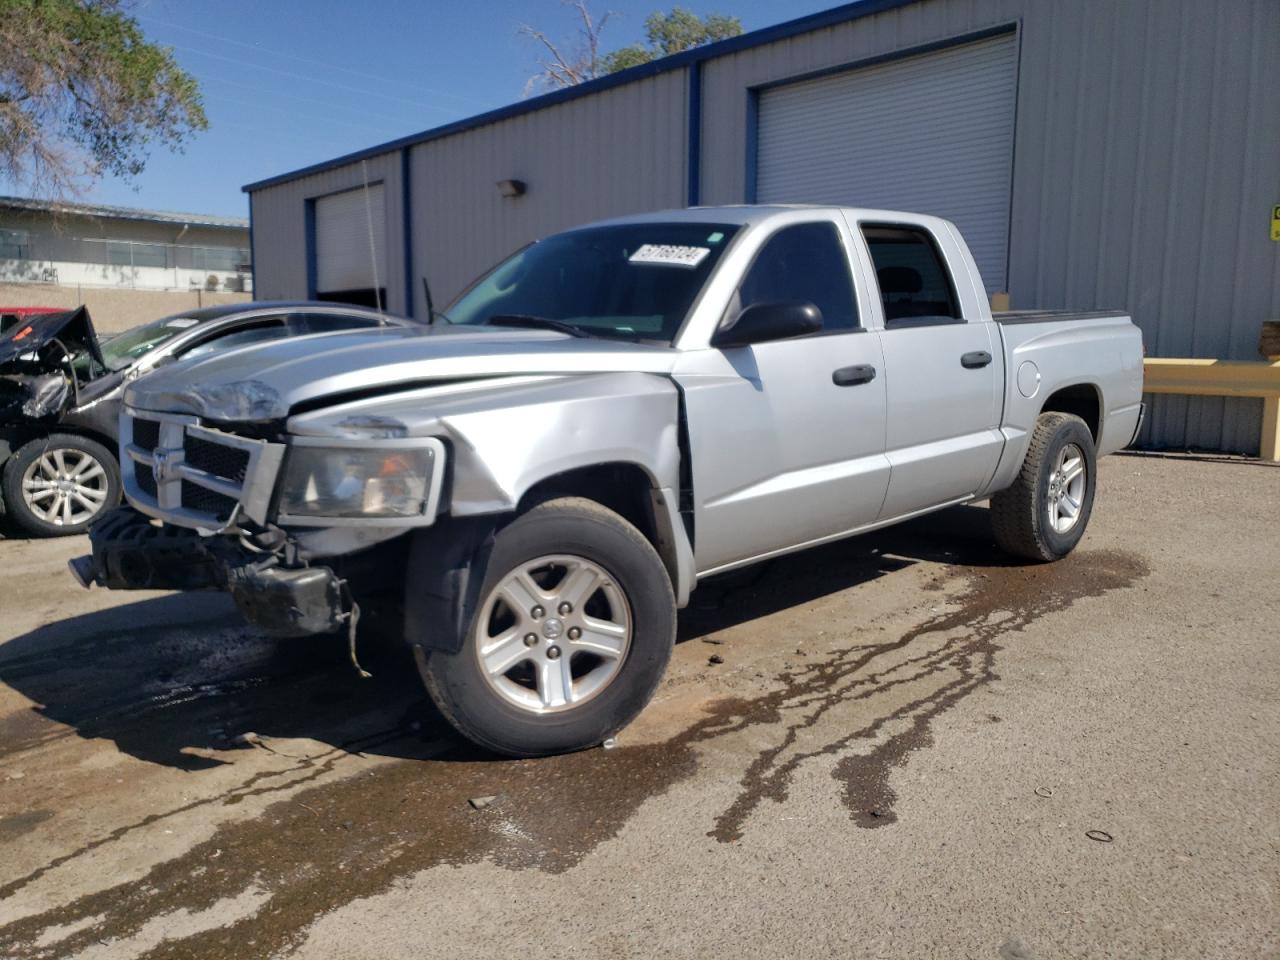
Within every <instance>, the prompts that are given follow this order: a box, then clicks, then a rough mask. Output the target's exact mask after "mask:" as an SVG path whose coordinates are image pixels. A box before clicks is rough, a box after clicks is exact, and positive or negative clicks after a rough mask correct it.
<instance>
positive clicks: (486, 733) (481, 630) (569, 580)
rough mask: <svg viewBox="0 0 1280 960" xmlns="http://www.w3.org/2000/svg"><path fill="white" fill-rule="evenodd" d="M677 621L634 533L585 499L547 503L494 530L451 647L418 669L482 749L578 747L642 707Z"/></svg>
mask: <svg viewBox="0 0 1280 960" xmlns="http://www.w3.org/2000/svg"><path fill="white" fill-rule="evenodd" d="M410 589H414V586H413V585H410ZM675 614H676V607H675V596H674V594H673V592H672V589H671V580H670V577H669V576H668V575H667V571H666V567H664V566H663V564H662V560H661V559H660V558H659V557H658V554H657V552H656V551H655V550H654V548H653V545H652V544H650V543H649V541H648V540H647V539H645V537H644V535H643V534H642V533H641V532H640V531H639V530H637V529H636V528H635V527H634V526H633V525H632V524H630V523H628V522H627V521H626V520H625V519H623V518H622V517H621V516H619V515H618V514H616V513H614V512H613V511H612V510H608V509H606V508H605V507H603V506H601V505H600V504H598V503H595V502H593V501H591V500H585V499H581V498H577V497H572V498H570V497H566V498H564V499H559V500H551V501H548V502H547V503H543V504H541V505H539V506H537V507H534V508H533V509H532V510H530V511H529V512H528V513H526V514H524V515H523V516H521V517H518V518H517V519H516V520H514V521H512V522H511V523H510V524H509V525H508V526H506V527H504V528H503V529H502V530H501V531H500V532H499V533H498V536H497V539H496V541H495V542H494V546H493V550H492V552H491V553H490V555H489V561H488V566H487V570H486V575H485V581H484V585H483V587H482V588H481V590H480V601H479V603H478V605H477V608H476V613H475V616H474V618H473V621H472V623H471V625H470V627H469V628H468V629H467V633H466V636H464V637H462V638H460V643H459V644H458V648H459V649H458V650H457V652H456V653H453V652H449V651H447V650H441V649H437V650H431V651H430V652H425V653H423V655H422V656H420V658H419V668H420V669H421V671H422V678H423V681H424V682H425V683H426V687H427V691H428V692H429V693H430V694H431V698H432V699H433V700H434V701H435V703H436V706H437V707H439V708H440V711H441V712H442V713H443V714H444V715H445V717H446V718H447V719H448V720H449V721H450V722H451V723H452V724H453V725H454V726H455V727H456V728H457V729H458V730H459V732H461V733H462V734H464V735H465V736H466V737H468V738H469V739H471V740H473V741H475V742H476V743H478V744H480V745H481V746H483V747H486V748H488V749H490V750H493V751H495V752H497V753H502V754H506V755H508V756H516V757H535V756H542V755H545V754H551V753H563V752H567V751H570V750H581V749H583V748H585V747H591V746H595V745H596V744H599V743H600V742H601V741H603V740H604V739H606V738H607V737H610V736H612V735H613V734H614V733H616V732H617V731H618V730H619V729H621V728H622V727H623V726H625V725H626V724H627V723H629V722H630V721H631V720H632V719H634V717H635V716H636V714H638V713H639V712H640V711H641V710H642V709H644V706H645V704H646V703H648V702H649V699H650V697H652V696H653V693H654V691H655V690H656V689H657V686H658V683H659V681H660V680H661V679H662V675H663V673H664V671H665V670H666V666H667V661H668V660H669V659H670V657H671V649H672V646H673V644H674V642H675V620H676V617H675Z"/></svg>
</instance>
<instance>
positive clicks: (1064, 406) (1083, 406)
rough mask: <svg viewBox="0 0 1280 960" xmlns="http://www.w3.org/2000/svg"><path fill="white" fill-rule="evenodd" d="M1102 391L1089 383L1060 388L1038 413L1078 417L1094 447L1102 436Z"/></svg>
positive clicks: (1046, 398)
mask: <svg viewBox="0 0 1280 960" xmlns="http://www.w3.org/2000/svg"><path fill="white" fill-rule="evenodd" d="M1102 411H1103V406H1102V390H1101V388H1100V387H1099V386H1098V385H1097V384H1095V383H1091V382H1089V381H1081V382H1079V383H1072V384H1068V385H1066V386H1060V387H1058V388H1057V389H1056V390H1054V391H1053V392H1052V393H1050V394H1049V395H1048V396H1046V397H1045V399H1044V403H1043V404H1041V406H1040V413H1067V414H1071V415H1072V416H1076V417H1079V418H1080V419H1081V420H1083V421H1084V422H1085V425H1086V426H1087V427H1088V428H1089V432H1090V433H1091V434H1092V435H1093V443H1094V446H1095V447H1096V446H1097V445H1098V441H1099V440H1100V439H1101V435H1102Z"/></svg>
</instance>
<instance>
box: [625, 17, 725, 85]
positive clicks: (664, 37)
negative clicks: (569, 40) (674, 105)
mask: <svg viewBox="0 0 1280 960" xmlns="http://www.w3.org/2000/svg"><path fill="white" fill-rule="evenodd" d="M644 32H645V36H646V37H648V43H635V44H632V45H631V46H629V47H623V48H622V49H621V50H615V51H614V52H613V53H610V54H607V55H606V56H605V57H604V72H605V73H617V72H618V71H619V70H626V69H627V68H628V67H635V66H638V65H640V64H642V63H648V62H649V61H651V60H658V59H660V58H661V57H669V56H671V54H673V53H680V52H681V51H683V50H689V49H692V48H693V47H700V46H702V45H703V44H706V43H715V42H716V41H717V40H724V39H726V38H728V37H736V36H738V34H740V33H742V21H741V20H739V19H738V18H737V17H726V16H724V15H722V14H719V13H709V14H707V15H706V16H705V17H699V16H698V15H697V14H696V13H692V12H690V11H688V10H686V9H685V8H684V7H675V8H673V9H672V11H671V12H670V13H662V12H658V13H651V14H650V15H649V17H648V18H647V19H646V20H645V22H644Z"/></svg>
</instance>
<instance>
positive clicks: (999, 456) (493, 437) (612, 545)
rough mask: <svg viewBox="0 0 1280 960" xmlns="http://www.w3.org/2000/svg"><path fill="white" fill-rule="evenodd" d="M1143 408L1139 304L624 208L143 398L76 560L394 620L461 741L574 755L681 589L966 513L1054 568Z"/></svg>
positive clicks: (291, 606)
mask: <svg viewBox="0 0 1280 960" xmlns="http://www.w3.org/2000/svg"><path fill="white" fill-rule="evenodd" d="M1141 396H1142V344H1141V337H1140V334H1139V331H1138V330H1137V328H1136V327H1135V326H1134V325H1133V324H1132V323H1131V322H1130V320H1129V318H1128V317H1126V316H1124V315H1123V314H1118V313H1048V312H1028V313H1009V314H1001V315H998V316H995V317H993V316H992V314H991V311H990V309H989V307H988V302H987V298H986V295H985V293H984V290H983V285H982V281H981V278H980V277H979V275H978V271H977V268H976V267H975V265H974V261H973V259H972V257H971V256H970V254H969V251H968V248H967V247H966V246H965V243H964V241H963V240H962V239H961V237H960V235H959V233H958V232H957V230H956V228H955V227H954V226H953V225H952V224H951V223H949V222H947V221H945V220H940V219H937V218H934V217H928V216H919V215H916V214H909V213H897V212H889V211H883V210H863V209H839V208H822V207H722V208H703V209H692V210H680V211H669V212H662V213H654V214H648V215H644V216H634V217H626V218H622V219H617V220H610V221H606V222H603V223H598V224H594V225H591V226H587V227H582V228H580V229H576V230H571V231H568V232H565V233H561V234H558V235H555V236H551V237H548V238H546V239H543V240H540V241H538V242H536V243H533V244H530V245H529V246H527V247H525V248H524V249H522V250H520V251H519V252H517V253H516V254H515V255H514V256H512V257H511V258H509V259H508V260H506V261H504V262H503V263H501V264H499V265H498V266H497V267H496V268H494V269H493V270H492V271H491V272H489V273H488V274H486V275H484V276H483V277H481V278H480V279H479V280H478V281H477V282H476V283H475V284H473V285H472V286H471V287H470V288H469V289H468V290H466V291H465V292H464V293H463V294H462V295H461V296H460V297H459V298H458V299H457V300H456V301H455V302H454V303H453V304H452V305H450V306H449V307H448V309H447V310H446V311H444V312H443V313H440V314H437V315H436V316H435V317H434V323H433V324H432V325H431V326H430V327H426V328H424V329H420V330H415V329H374V330H365V331H360V332H346V333H342V332H340V333H331V334H323V335H317V336H307V337H299V338H291V339H289V340H286V341H283V342H278V343H273V344H269V345H264V346H256V347H249V348H244V349H238V350H231V351H228V352H224V353H220V354H217V355H214V356H210V357H208V358H205V359H200V360H196V361H192V362H189V363H179V364H176V365H173V366H170V367H167V368H165V369H163V370H160V371H157V372H156V373H154V374H151V375H149V376H147V377H145V378H143V379H141V380H139V381H137V382H136V383H134V384H133V385H131V386H130V388H129V390H128V392H127V394H126V398H125V399H126V410H125V413H124V414H123V416H122V423H121V447H120V457H121V462H122V463H123V464H126V465H127V466H126V469H125V470H124V471H123V473H124V486H125V493H126V496H127V499H128V504H129V505H128V506H125V507H122V508H120V509H119V510H118V511H116V512H114V513H112V514H110V515H108V516H107V517H104V518H103V520H102V521H100V522H99V523H98V524H96V525H95V527H94V528H93V530H92V532H91V540H92V544H93V553H92V555H91V556H86V557H82V558H79V559H78V560H75V561H73V562H72V571H73V573H75V575H76V577H77V579H78V580H79V581H80V582H81V583H82V584H84V585H85V586H89V585H91V584H98V585H101V586H104V587H109V588H113V589H143V588H146V589H155V588H169V589H210V588H212V589H224V590H227V591H229V592H230V593H231V595H232V596H233V597H234V598H235V600H236V602H237V604H238V605H239V607H240V609H241V610H242V611H243V613H244V615H245V616H246V617H247V618H248V619H249V620H250V621H251V622H253V623H254V624H257V625H258V626H260V627H261V628H263V629H264V630H267V631H269V632H272V633H277V634H282V635H289V634H292V635H305V634H323V633H339V632H345V635H346V636H347V637H348V638H349V641H350V643H351V651H352V659H353V661H354V660H355V659H356V656H355V653H356V651H355V638H356V624H357V622H358V619H359V616H360V611H361V610H362V609H364V610H365V611H366V612H367V611H368V610H369V609H370V608H371V606H377V607H378V608H379V609H392V608H398V609H402V611H403V616H404V633H405V637H406V640H407V642H408V643H409V645H410V646H411V648H412V651H413V654H414V656H415V658H416V661H417V663H418V666H419V669H420V671H421V673H422V677H423V680H424V682H425V684H426V687H427V690H428V691H429V692H430V695H431V696H432V698H433V699H434V701H435V703H436V704H437V705H438V706H439V707H440V709H441V711H442V712H443V713H444V715H445V716H446V717H447V718H449V720H450V721H452V722H453V723H454V724H455V725H456V726H457V728H458V729H459V730H460V731H461V732H462V733H463V734H465V735H466V736H468V737H470V738H471V739H473V740H474V741H476V742H477V743H480V744H482V745H483V746H485V747H488V748H490V749H492V750H495V751H498V752H501V753H504V754H509V755H515V756H533V755H538V754H546V753H553V752H558V751H565V750H574V749H578V748H583V747H587V746H590V745H593V744H597V743H600V742H601V741H602V740H604V739H605V738H607V737H609V736H611V735H612V734H613V733H614V732H616V731H617V730H619V729H620V728H621V727H623V726H624V725H625V724H626V723H628V722H629V721H630V720H631V719H633V718H634V717H635V716H636V715H637V714H638V713H639V712H640V710H641V709H642V708H643V707H644V705H645V704H646V702H647V701H648V700H649V698H650V697H651V695H652V694H653V692H654V690H655V688H656V687H657V685H658V683H659V680H660V679H661V677H662V674H663V671H664V669H665V667H666V664H667V662H668V659H669V658H670V655H671V650H672V645H673V642H674V638H675V630H676V611H677V610H678V609H679V608H680V607H682V606H684V605H685V604H686V603H687V601H688V599H689V595H690V593H691V592H692V591H693V590H694V588H695V586H696V585H697V583H698V581H699V579H700V578H703V577H708V576H711V575H713V574H716V573H720V572H722V571H726V570H731V569H733V568H735V567H740V566H743V565H745V564H750V563H755V562H757V561H760V560H763V559H765V558H768V557H774V556H777V555H779V554H783V553H787V552H789V551H793V550H800V549H803V548H805V547H808V546H812V545H815V544H819V543H824V542H827V541H831V540H835V539H837V538H840V537H847V536H850V535H853V534H857V533H862V532H864V531H868V530H873V529H876V528H878V527H883V526H885V525H887V524H891V523H896V522H897V521H900V520H905V519H907V518H909V517H916V516H919V515H921V514H923V513H927V512H929V511H931V510H938V509H941V508H943V507H947V506H950V505H952V504H959V503H965V502H969V501H975V500H983V499H987V498H990V500H991V516H992V521H993V527H994V535H995V539H996V541H997V542H998V543H999V544H1000V545H1001V546H1002V547H1003V548H1004V549H1006V550H1009V551H1012V552H1013V553H1015V554H1018V555H1020V556H1022V557H1026V558H1029V559H1031V560H1034V561H1048V560H1055V559H1058V558H1060V557H1062V556H1064V555H1066V554H1067V553H1068V552H1070V551H1071V549H1072V548H1073V547H1075V545H1076V544H1077V543H1078V542H1079V540H1080V538H1081V536H1082V535H1083V534H1084V531H1085V527H1086V525H1087V524H1088V522H1089V514H1090V510H1091V508H1092V505H1093V498H1094V490H1095V483H1096V458H1097V457H1098V456H1100V455H1102V454H1106V453H1110V452H1113V451H1115V450H1118V449H1120V448H1121V447H1124V446H1125V445H1127V444H1128V443H1129V442H1130V441H1131V439H1132V438H1133V437H1134V435H1135V433H1136V431H1137V428H1138V425H1139V422H1140V420H1141V415H1142V405H1141ZM154 520H159V521H160V523H155V522H154Z"/></svg>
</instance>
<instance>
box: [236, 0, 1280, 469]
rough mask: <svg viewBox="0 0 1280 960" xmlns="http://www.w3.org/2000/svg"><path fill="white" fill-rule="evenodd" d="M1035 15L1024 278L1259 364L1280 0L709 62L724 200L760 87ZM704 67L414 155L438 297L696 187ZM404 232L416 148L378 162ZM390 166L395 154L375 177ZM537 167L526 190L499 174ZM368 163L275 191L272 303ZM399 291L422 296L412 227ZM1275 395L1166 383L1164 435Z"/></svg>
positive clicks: (708, 174)
mask: <svg viewBox="0 0 1280 960" xmlns="http://www.w3.org/2000/svg"><path fill="white" fill-rule="evenodd" d="M1011 23H1016V24H1017V26H1018V39H1019V45H1020V59H1019V93H1018V118H1017V128H1016V132H1015V141H1014V173H1013V181H1014V182H1013V192H1012V211H1013V212H1012V222H1011V227H1010V248H1011V253H1010V263H1009V289H1010V294H1011V297H1012V301H1013V304H1014V305H1015V306H1020V307H1029V306H1042V307H1066V308H1079V309H1089V308H1095V307H1117V308H1124V309H1128V310H1129V311H1131V312H1132V313H1133V315H1134V317H1135V319H1136V320H1137V321H1138V323H1139V324H1140V325H1141V326H1142V328H1143V331H1144V333H1145V336H1146V342H1147V347H1148V352H1149V353H1151V354H1153V355H1164V356H1179V355H1184V356H1186V355H1189V356H1206V357H1222V358H1230V359H1256V358H1257V354H1256V350H1255V345H1256V342H1257V336H1258V330H1259V325H1260V323H1261V321H1262V320H1264V319H1272V318H1280V244H1277V243H1273V242H1272V241H1271V240H1270V239H1269V237H1268V217H1269V213H1270V209H1271V206H1272V205H1273V204H1276V203H1280V2H1278V0H1216V2H1210V3H1206V2H1204V0H1070V2H1063V0H921V2H919V3H916V4H911V5H908V6H904V7H900V8H897V9H895V10H891V11H887V12H884V13H880V14H876V15H873V16H868V17H863V18H860V19H857V20H852V21H849V22H847V23H845V24H842V25H839V26H836V27H830V28H824V29H821V30H816V31H813V32H810V33H807V34H804V35H800V36H796V37H793V38H790V39H786V40H779V41H776V42H774V43H770V44H766V45H762V46H758V47H754V48H751V49H747V50H743V51H741V52H738V53H734V54H727V55H724V56H721V57H718V58H716V59H714V60H710V61H707V62H705V63H704V64H703V65H702V68H701V69H702V109H701V116H702V129H701V151H702V154H701V156H702V160H701V165H700V178H701V185H702V195H701V200H702V202H703V203H741V202H742V201H743V200H744V198H745V196H746V171H747V169H748V164H747V150H748V134H747V129H748V119H747V118H748V101H749V96H750V95H749V90H750V89H751V88H752V87H756V86H761V85H765V84H770V83H776V82H778V81H780V80H785V79H787V78H789V77H796V76H800V75H803V74H806V73H810V72H813V71H817V70H822V69H827V68H831V67H835V66H840V65H845V64H852V63H855V62H858V61H862V60H865V59H869V58H875V57H882V56H885V55H890V54H893V53H896V52H900V51H905V50H909V49H912V48H915V47H919V46H921V45H925V44H930V43H938V42H942V41H946V40H948V39H951V38H956V37H960V36H964V35H967V34H972V33H975V32H980V31H983V30H987V29H990V28H993V27H996V26H999V25H1002V24H1011ZM686 73H687V71H686V70H684V69H680V70H675V71H671V72H669V73H665V74H659V75H657V76H655V77H651V78H647V79H643V80H638V81H635V82H633V83H630V84H627V85H624V86H622V87H616V88H613V89H610V90H606V91H602V92H599V93H596V94H593V95H590V96H586V97H583V98H580V99H576V100H570V101H567V102H563V103H560V104H556V105H554V106H550V107H547V108H544V109H542V110H538V111H536V112H534V113H531V114H525V115H522V116H517V117H513V118H509V119H506V120H502V121H499V122H497V123H493V124H488V125H486V126H483V127H479V128H476V129H473V130H469V131H465V132H462V133H458V134H454V135H452V136H449V137H445V138H441V139H438V140H434V141H429V142H427V143H423V144H419V145H417V146H414V147H412V148H411V168H412V193H413V204H412V205H413V208H414V209H413V243H414V259H415V261H416V262H415V264H414V273H413V284H412V285H413V291H414V297H415V300H416V312H417V313H418V314H419V315H421V314H422V311H423V301H422V291H421V281H420V280H419V279H418V277H419V276H420V275H421V274H422V273H426V274H427V276H428V277H429V278H430V280H431V283H432V287H433V292H434V293H435V299H436V301H437V305H441V304H442V303H443V302H444V301H445V300H447V299H448V298H449V297H450V296H452V294H453V293H455V292H457V290H458V289H460V288H461V287H462V286H463V285H464V284H465V283H466V282H467V281H468V280H470V279H471V277H472V276H473V275H474V274H475V273H476V272H478V271H479V270H482V269H484V268H485V267H486V266H487V265H489V264H491V263H493V262H494V261H495V260H497V259H498V258H499V257H501V256H502V255H503V254H505V253H506V252H508V251H509V250H511V249H513V248H514V247H516V246H519V245H520V244H521V243H524V242H525V241H527V240H530V239H532V238H534V237H536V236H538V235H541V234H545V233H548V232H551V231H554V230H557V229H560V228H562V227H565V226H569V225H572V224H575V223H579V222H582V221H585V220H590V219H595V218H598V217H602V216H610V215H616V214H623V213H628V212H632V211H636V210H644V209H655V208H660V207H666V206H679V205H681V204H682V203H683V202H684V199H685V183H686V171H685V162H686V143H685V138H686V122H687V121H686V111H687V82H688V80H687V76H686ZM369 167H370V176H371V177H379V178H382V179H384V180H385V181H386V183H387V197H388V201H387V202H388V205H389V207H396V209H388V211H387V224H388V231H389V232H390V233H392V234H397V231H398V230H399V225H400V223H401V218H400V213H399V210H398V206H397V205H398V203H399V200H398V198H399V197H400V195H401V194H400V187H399V181H398V176H399V154H398V153H393V154H391V155H389V156H387V157H385V158H378V159H377V160H370V161H369ZM375 167H378V168H380V169H379V170H378V171H377V172H376V173H375ZM508 178H515V179H521V180H525V181H527V182H528V184H529V193H528V195H527V196H525V197H522V198H519V199H517V200H504V199H502V198H501V197H499V195H498V191H497V188H496V187H495V186H494V183H495V181H497V180H502V179H508ZM360 182H361V172H360V168H359V165H354V166H351V167H344V168H340V169H338V170H332V171H327V172H323V173H319V174H315V175H312V176H308V177H305V178H302V179H300V180H297V181H292V182H288V183H285V184H280V185H277V186H273V187H269V188H266V189H263V190H260V191H258V192H256V193H255V194H254V195H253V198H252V200H253V202H252V212H253V218H254V230H255V247H256V251H255V253H256V259H257V282H258V289H259V290H260V291H261V293H260V295H262V296H274V295H285V296H297V295H299V294H300V293H303V292H305V289H306V262H305V256H306V255H305V249H306V246H305V227H304V222H305V221H304V209H305V205H304V202H303V201H304V200H305V198H306V197H310V196H316V195H319V194H322V193H327V192H331V191H333V190H339V189H344V188H346V187H351V186H355V185H357V184H359V183H360ZM387 249H388V259H390V260H391V261H392V263H391V264H390V271H389V272H390V275H391V278H392V279H391V281H390V282H389V284H388V289H389V305H390V306H391V307H392V308H393V309H397V310H399V309H403V307H404V304H403V303H402V302H401V301H402V300H403V296H404V294H403V290H404V275H403V273H402V272H400V271H401V266H400V263H399V260H400V259H402V257H401V251H402V249H403V246H402V242H401V239H400V238H399V236H398V235H396V236H394V237H393V238H390V239H389V242H388V245H387ZM1259 421H1260V401H1249V400H1232V401H1224V400H1214V399H1200V400H1187V399H1183V398H1176V397H1169V398H1158V399H1156V401H1155V402H1154V403H1153V405H1152V409H1151V412H1150V416H1149V419H1148V424H1147V427H1146V428H1145V431H1144V440H1145V441H1146V442H1147V443H1149V444H1153V445H1157V446H1171V447H1183V446H1190V447H1206V448H1218V449H1226V450H1235V451H1241V452H1256V449H1257V438H1258V428H1259Z"/></svg>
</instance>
